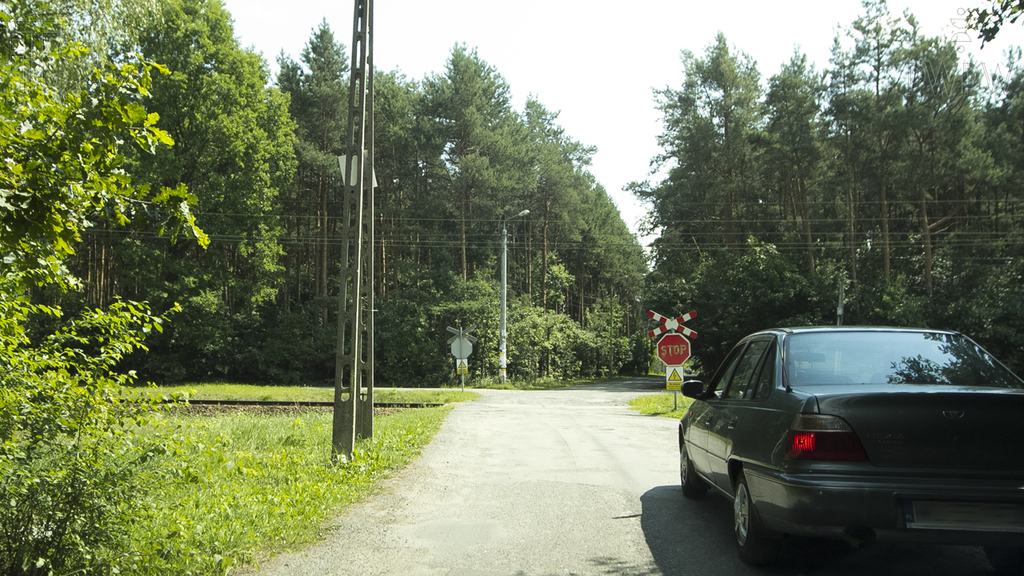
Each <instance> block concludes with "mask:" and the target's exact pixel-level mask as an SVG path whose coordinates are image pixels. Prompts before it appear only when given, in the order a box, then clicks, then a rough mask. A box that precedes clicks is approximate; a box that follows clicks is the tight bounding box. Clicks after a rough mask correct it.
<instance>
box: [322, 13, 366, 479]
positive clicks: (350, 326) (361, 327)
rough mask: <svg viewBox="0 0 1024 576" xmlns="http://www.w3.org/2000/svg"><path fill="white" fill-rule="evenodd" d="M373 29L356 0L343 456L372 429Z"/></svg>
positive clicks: (342, 344)
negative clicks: (365, 270)
mask: <svg viewBox="0 0 1024 576" xmlns="http://www.w3.org/2000/svg"><path fill="white" fill-rule="evenodd" d="M372 30H373V0H355V11H354V15H353V22H352V67H351V70H352V81H351V83H350V84H349V116H348V141H347V146H346V156H344V157H342V158H341V159H340V163H341V172H342V174H343V176H344V179H345V181H344V183H345V193H344V196H343V201H342V204H343V209H342V226H341V233H342V244H341V250H342V258H343V262H342V269H343V272H342V277H341V296H340V298H339V302H338V349H337V356H336V363H335V375H334V429H333V434H332V436H331V446H332V452H333V457H334V458H343V459H345V460H346V461H351V460H352V452H353V451H354V450H355V442H356V439H357V438H358V437H360V436H362V437H367V438H368V437H371V436H372V435H373V171H372V170H373V57H372V54H373V33H372ZM367 126H369V130H367ZM367 132H369V135H368V134H367ZM367 140H369V142H367ZM367 144H369V146H367ZM367 190H368V192H367ZM364 263H366V264H368V265H369V274H365V273H364V272H363V264H364ZM362 413H365V415H364V414H362Z"/></svg>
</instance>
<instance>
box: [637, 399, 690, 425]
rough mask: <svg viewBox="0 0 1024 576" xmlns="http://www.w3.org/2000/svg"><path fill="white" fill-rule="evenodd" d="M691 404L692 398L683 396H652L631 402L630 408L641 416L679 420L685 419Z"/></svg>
mask: <svg viewBox="0 0 1024 576" xmlns="http://www.w3.org/2000/svg"><path fill="white" fill-rule="evenodd" d="M691 402H693V399H692V398H687V397H686V396H683V395H682V394H678V395H673V394H651V395H649V396H641V397H639V398H634V399H633V400H630V401H629V406H630V407H631V408H633V409H634V410H638V411H639V412H640V413H641V414H649V415H652V416H664V417H665V418H676V419H678V418H682V417H683V414H685V413H686V409H687V408H688V407H689V406H690V403H691Z"/></svg>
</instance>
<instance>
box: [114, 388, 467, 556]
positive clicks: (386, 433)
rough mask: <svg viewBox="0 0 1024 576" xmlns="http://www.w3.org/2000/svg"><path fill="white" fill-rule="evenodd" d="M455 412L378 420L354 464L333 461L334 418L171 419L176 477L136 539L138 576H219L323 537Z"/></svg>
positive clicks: (156, 498)
mask: <svg viewBox="0 0 1024 576" xmlns="http://www.w3.org/2000/svg"><path fill="white" fill-rule="evenodd" d="M451 408H452V407H451V406H443V407H438V408H423V409H415V410H405V411H402V412H398V413H396V414H392V415H389V416H384V417H377V418H375V422H374V424H375V433H374V438H373V439H372V440H360V441H359V442H358V443H357V446H356V451H355V454H354V458H353V460H352V462H349V463H334V464H332V462H331V431H332V413H331V412H330V411H323V410H321V411H307V412H302V413H298V414H291V415H252V414H246V413H230V414H223V415H218V416H208V417H202V418H195V417H188V416H176V415H173V414H172V415H169V416H165V417H164V424H167V426H168V427H169V428H170V429H175V428H176V430H177V431H176V436H177V437H178V440H179V442H178V446H179V448H178V451H177V453H174V454H169V455H168V456H167V457H168V458H171V459H172V462H169V463H173V464H176V465H177V467H178V468H179V469H180V470H181V473H180V474H179V477H178V479H177V480H176V481H173V482H170V483H169V484H168V485H165V486H161V487H160V488H159V490H158V491H157V492H155V493H154V494H152V495H151V498H152V500H153V502H154V506H155V514H154V516H153V517H152V518H150V519H148V520H146V521H145V522H143V523H142V524H140V525H139V526H138V529H137V531H136V533H135V534H134V540H135V542H136V543H137V550H138V551H139V553H140V567H139V568H138V571H139V572H140V573H144V574H185V573H194V574H195V573H202V574H206V573H223V572H224V570H226V569H229V568H230V567H231V565H237V564H239V563H253V562H258V561H259V560H260V559H262V558H267V557H269V555H270V554H272V553H275V552H279V551H282V550H286V549H291V548H293V547H297V546H300V545H302V544H305V543H309V542H313V541H315V540H317V539H318V538H320V537H322V531H323V529H324V526H325V524H326V522H327V521H328V520H329V519H330V518H332V517H334V516H336V515H337V514H339V513H340V511H341V510H342V509H343V508H344V507H345V506H347V505H349V504H351V503H353V502H358V501H360V500H362V499H363V498H365V497H366V496H367V495H368V494H369V493H370V492H371V491H372V490H373V487H374V485H375V482H376V481H377V480H379V479H380V478H382V477H383V476H385V475H387V474H388V473H390V472H392V471H393V470H395V469H397V468H399V467H401V466H404V465H405V464H407V463H409V462H410V461H411V460H412V459H413V458H414V457H416V455H418V454H419V452H420V450H421V449H422V448H423V446H425V445H426V444H427V443H428V442H429V441H430V440H431V439H432V438H433V436H434V434H435V433H436V432H437V431H438V430H439V429H440V427H441V424H442V422H443V420H444V418H445V416H446V415H447V414H448V412H449V411H450V410H451Z"/></svg>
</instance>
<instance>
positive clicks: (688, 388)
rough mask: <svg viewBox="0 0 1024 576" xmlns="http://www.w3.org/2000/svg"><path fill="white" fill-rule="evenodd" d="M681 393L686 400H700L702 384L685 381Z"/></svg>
mask: <svg viewBox="0 0 1024 576" xmlns="http://www.w3.org/2000/svg"><path fill="white" fill-rule="evenodd" d="M682 392H683V396H686V397H687V398H700V397H701V396H703V395H704V383H703V382H701V381H700V380H687V381H686V382H683V387H682Z"/></svg>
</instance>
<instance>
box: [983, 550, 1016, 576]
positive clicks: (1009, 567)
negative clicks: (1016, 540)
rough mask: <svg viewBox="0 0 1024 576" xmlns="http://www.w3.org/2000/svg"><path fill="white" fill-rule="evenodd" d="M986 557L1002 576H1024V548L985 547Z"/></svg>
mask: <svg viewBox="0 0 1024 576" xmlns="http://www.w3.org/2000/svg"><path fill="white" fill-rule="evenodd" d="M985 556H988V562H989V564H991V565H992V567H993V568H995V569H996V573H997V574H1000V575H1001V576H1021V575H1024V547H1013V546H985Z"/></svg>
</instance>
